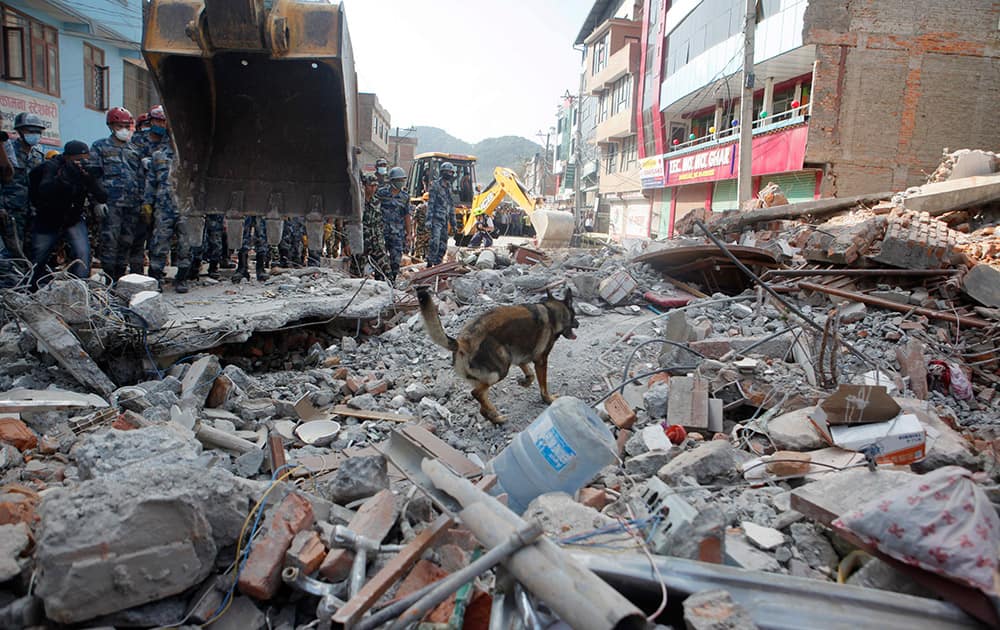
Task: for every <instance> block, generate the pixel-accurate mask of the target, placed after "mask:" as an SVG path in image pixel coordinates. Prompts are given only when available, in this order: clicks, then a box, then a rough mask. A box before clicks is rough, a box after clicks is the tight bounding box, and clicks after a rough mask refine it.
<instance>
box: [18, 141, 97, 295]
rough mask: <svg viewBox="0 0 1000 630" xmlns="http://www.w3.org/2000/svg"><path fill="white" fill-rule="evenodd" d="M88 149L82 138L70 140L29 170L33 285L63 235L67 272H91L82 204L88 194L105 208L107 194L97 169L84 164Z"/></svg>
mask: <svg viewBox="0 0 1000 630" xmlns="http://www.w3.org/2000/svg"><path fill="white" fill-rule="evenodd" d="M89 153H90V152H89V150H88V149H87V144H86V143H85V142H80V141H79V140H71V141H69V142H67V143H66V147H65V150H64V151H63V154H62V155H57V156H56V157H54V158H52V159H51V160H47V161H46V162H44V163H43V164H41V165H40V166H37V167H35V168H34V169H32V170H31V172H30V173H29V174H28V180H29V196H30V198H31V201H32V203H33V205H34V206H35V209H36V212H37V214H36V216H35V225H34V230H33V232H32V241H33V243H32V251H33V252H34V257H33V259H32V263H33V265H34V267H33V269H32V272H31V287H32V289H37V288H38V282H39V280H40V279H41V278H42V276H43V275H44V273H45V269H46V263H47V262H48V260H49V257H50V256H51V255H52V252H54V251H55V249H56V246H57V245H58V244H59V242H60V241H61V240H62V239H63V238H65V239H66V242H67V244H68V245H69V250H70V254H69V256H70V260H72V261H73V262H72V264H71V265H70V268H69V271H70V273H72V274H73V275H74V276H76V277H77V278H87V277H89V276H90V240H89V238H88V234H87V222H86V219H85V216H84V208H85V204H86V203H87V200H88V198H89V200H90V204H91V207H92V208H94V209H95V210H96V211H97V212H98V213H99V212H100V211H101V209H104V210H106V209H107V201H108V195H107V193H106V192H105V190H104V188H103V187H102V186H101V177H100V171H99V170H98V169H97V168H94V167H91V166H88V165H87V162H86V160H87V157H88V155H89Z"/></svg>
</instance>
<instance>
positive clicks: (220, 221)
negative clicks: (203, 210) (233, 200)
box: [188, 214, 225, 280]
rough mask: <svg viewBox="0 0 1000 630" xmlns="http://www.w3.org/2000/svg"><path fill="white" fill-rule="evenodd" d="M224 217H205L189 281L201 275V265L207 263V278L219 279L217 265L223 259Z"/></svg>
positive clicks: (217, 215) (218, 215)
mask: <svg viewBox="0 0 1000 630" xmlns="http://www.w3.org/2000/svg"><path fill="white" fill-rule="evenodd" d="M224 221H225V216H224V215H221V214H209V215H207V216H206V217H205V227H204V228H203V229H202V231H201V245H199V246H198V247H197V249H196V250H195V251H194V252H193V255H192V258H193V260H192V261H191V272H190V275H189V276H188V279H189V280H197V279H198V276H199V274H200V273H201V263H202V261H203V260H207V261H208V277H209V278H211V279H212V280H218V279H219V278H221V277H222V276H221V274H220V273H219V265H220V263H221V262H222V257H223V248H224V243H223V232H224V230H225V223H224Z"/></svg>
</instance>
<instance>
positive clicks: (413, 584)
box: [396, 560, 455, 623]
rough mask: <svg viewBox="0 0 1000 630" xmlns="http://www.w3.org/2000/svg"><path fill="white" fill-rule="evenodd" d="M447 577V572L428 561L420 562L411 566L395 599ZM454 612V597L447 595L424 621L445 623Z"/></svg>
mask: <svg viewBox="0 0 1000 630" xmlns="http://www.w3.org/2000/svg"><path fill="white" fill-rule="evenodd" d="M447 576H448V572H447V571H445V570H444V569H442V568H441V567H439V566H438V565H436V564H434V563H433V562H431V561H429V560H420V561H419V562H417V564H415V565H414V566H413V570H412V571H410V573H409V575H407V576H406V577H405V578H404V579H403V581H402V582H400V584H399V589H398V590H397V591H396V598H397V599H398V598H401V597H406V596H407V595H409V594H410V593H415V592H416V591H418V590H420V589H422V588H424V587H425V586H428V585H430V584H433V583H435V582H438V581H440V580H443V579H444V578H446V577H447ZM454 611H455V595H454V594H452V595H449V596H448V599H446V600H444V601H443V602H441V603H440V604H438V605H437V606H436V607H435V608H434V610H432V611H431V612H429V613H427V615H426V616H425V617H424V619H427V620H428V621H431V620H435V621H436V622H437V623H447V622H448V621H449V620H450V619H451V616H452V614H453V613H454Z"/></svg>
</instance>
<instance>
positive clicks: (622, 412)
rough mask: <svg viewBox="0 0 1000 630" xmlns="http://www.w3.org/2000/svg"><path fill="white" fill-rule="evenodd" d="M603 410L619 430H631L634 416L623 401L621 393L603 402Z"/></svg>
mask: <svg viewBox="0 0 1000 630" xmlns="http://www.w3.org/2000/svg"><path fill="white" fill-rule="evenodd" d="M604 410H605V411H607V412H608V415H609V416H611V421H612V422H614V423H615V426H616V427H618V428H619V429H631V428H632V425H633V424H635V420H636V415H635V411H634V410H633V409H632V407H630V406H629V404H628V402H626V401H625V397H624V396H622V395H621V392H615V393H613V394H611V396H610V397H609V398H608V399H607V400H606V401H604Z"/></svg>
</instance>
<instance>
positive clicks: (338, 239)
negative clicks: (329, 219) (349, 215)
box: [323, 219, 347, 258]
mask: <svg viewBox="0 0 1000 630" xmlns="http://www.w3.org/2000/svg"><path fill="white" fill-rule="evenodd" d="M328 225H329V226H330V232H329V234H327V232H326V231H325V226H324V232H323V237H324V241H323V246H324V247H326V255H327V256H329V257H330V258H339V257H341V256H343V255H344V254H345V252H346V250H347V239H345V238H344V220H343V219H333V223H332V224H328Z"/></svg>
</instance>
